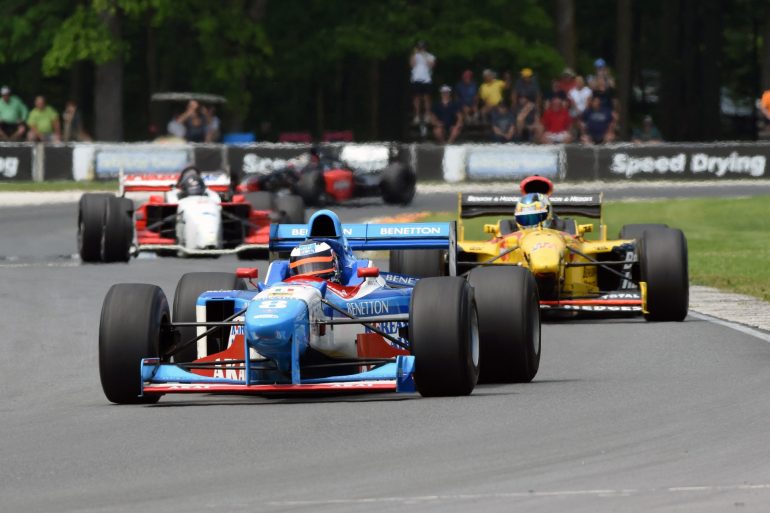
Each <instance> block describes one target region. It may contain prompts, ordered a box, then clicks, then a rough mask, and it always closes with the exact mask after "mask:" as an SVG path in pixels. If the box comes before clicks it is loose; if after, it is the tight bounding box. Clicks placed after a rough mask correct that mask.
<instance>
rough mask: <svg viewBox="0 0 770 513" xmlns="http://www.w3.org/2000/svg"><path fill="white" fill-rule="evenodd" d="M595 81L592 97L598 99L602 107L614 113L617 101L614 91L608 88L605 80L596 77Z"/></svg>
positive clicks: (601, 77)
mask: <svg viewBox="0 0 770 513" xmlns="http://www.w3.org/2000/svg"><path fill="white" fill-rule="evenodd" d="M595 80H596V82H595V83H596V85H595V87H594V89H593V91H592V96H593V97H594V98H599V99H600V100H601V102H602V105H603V106H605V107H607V108H609V109H612V110H613V111H616V110H617V105H616V102H617V99H616V98H615V89H614V88H612V87H610V86H609V84H608V83H607V79H606V78H604V77H603V76H597V77H596V79H595Z"/></svg>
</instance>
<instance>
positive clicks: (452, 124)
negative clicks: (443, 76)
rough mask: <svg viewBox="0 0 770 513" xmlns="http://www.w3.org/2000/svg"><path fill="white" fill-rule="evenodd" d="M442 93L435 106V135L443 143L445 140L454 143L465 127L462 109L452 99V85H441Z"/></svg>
mask: <svg viewBox="0 0 770 513" xmlns="http://www.w3.org/2000/svg"><path fill="white" fill-rule="evenodd" d="M440 93H441V99H440V100H439V101H438V102H437V103H436V105H434V107H433V135H434V137H435V138H436V141H438V142H439V143H441V144H444V142H445V141H446V142H447V143H448V144H452V143H453V142H455V140H456V139H457V136H458V135H460V131H461V130H462V128H463V117H462V110H461V108H460V106H459V105H458V104H457V103H456V102H454V101H452V88H451V87H449V86H448V85H446V84H445V85H443V86H441V89H440ZM447 134H449V139H447V138H446V137H447Z"/></svg>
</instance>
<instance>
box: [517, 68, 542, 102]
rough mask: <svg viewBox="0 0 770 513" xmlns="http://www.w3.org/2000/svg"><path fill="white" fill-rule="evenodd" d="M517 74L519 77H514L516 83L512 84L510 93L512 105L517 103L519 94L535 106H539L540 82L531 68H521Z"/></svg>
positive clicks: (540, 99)
mask: <svg viewBox="0 0 770 513" xmlns="http://www.w3.org/2000/svg"><path fill="white" fill-rule="evenodd" d="M519 75H520V76H519V78H517V79H516V83H515V84H514V85H513V92H512V93H511V101H512V102H513V105H518V103H519V96H525V97H526V98H527V99H528V100H529V101H531V102H532V103H534V104H535V106H539V105H540V102H541V101H542V96H541V94H540V84H538V82H537V77H536V76H535V75H534V73H532V69H531V68H522V70H521V72H520V73H519Z"/></svg>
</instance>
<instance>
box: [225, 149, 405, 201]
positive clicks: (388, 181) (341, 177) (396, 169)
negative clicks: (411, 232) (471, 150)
mask: <svg viewBox="0 0 770 513" xmlns="http://www.w3.org/2000/svg"><path fill="white" fill-rule="evenodd" d="M244 164H245V165H244V170H246V171H248V172H246V173H245V175H244V176H243V177H242V179H241V181H240V184H239V185H238V186H237V188H236V190H237V191H239V192H244V193H246V192H251V193H254V192H257V191H259V192H265V193H275V192H278V191H290V192H291V193H293V194H297V195H299V196H300V197H302V199H303V200H304V201H305V203H306V204H307V205H327V204H330V203H343V202H346V201H348V200H351V199H353V198H363V197H382V199H383V201H385V203H388V204H394V205H408V204H409V203H411V201H412V198H414V193H415V190H416V184H417V176H416V175H415V172H414V170H413V169H412V168H411V167H409V166H407V165H406V164H404V163H403V162H401V161H399V159H398V154H397V148H396V146H395V145H383V144H379V145H378V144H347V145H345V146H343V147H341V148H329V149H321V148H318V147H315V146H314V147H313V148H311V150H310V151H309V152H306V153H302V154H300V155H298V156H296V157H294V158H292V159H289V160H281V159H276V160H273V159H260V158H259V157H256V156H255V155H251V156H250V161H249V162H248V163H246V162H244ZM246 164H248V165H246ZM265 201H266V200H265Z"/></svg>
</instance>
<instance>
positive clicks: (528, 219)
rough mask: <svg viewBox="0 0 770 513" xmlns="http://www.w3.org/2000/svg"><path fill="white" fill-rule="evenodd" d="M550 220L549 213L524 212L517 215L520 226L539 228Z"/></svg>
mask: <svg viewBox="0 0 770 513" xmlns="http://www.w3.org/2000/svg"><path fill="white" fill-rule="evenodd" d="M547 218H548V212H547V211H544V212H524V213H520V214H516V222H517V223H518V224H519V226H537V225H538V224H540V223H542V222H543V221H545V220H546V219H547Z"/></svg>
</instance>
